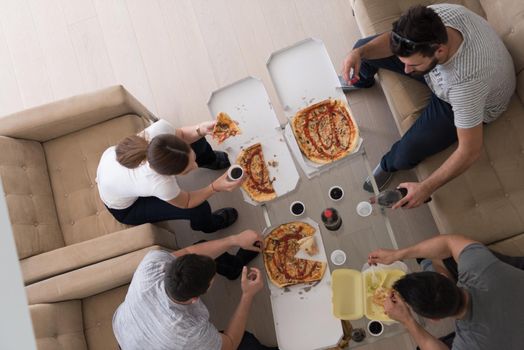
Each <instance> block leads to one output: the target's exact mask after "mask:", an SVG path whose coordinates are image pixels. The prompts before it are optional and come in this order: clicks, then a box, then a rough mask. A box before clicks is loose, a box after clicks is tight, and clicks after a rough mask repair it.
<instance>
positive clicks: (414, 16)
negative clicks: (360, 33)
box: [390, 5, 448, 57]
mask: <svg viewBox="0 0 524 350" xmlns="http://www.w3.org/2000/svg"><path fill="white" fill-rule="evenodd" d="M447 42H448V33H447V32H446V26H445V25H444V23H442V20H441V19H440V17H439V16H438V15H437V13H436V12H435V11H433V10H432V9H431V8H429V7H426V6H422V5H415V6H412V7H410V8H409V9H408V10H407V11H406V12H404V13H403V14H402V16H400V18H399V19H398V20H397V21H396V22H394V23H393V29H392V33H391V40H390V46H391V51H393V54H395V55H397V56H400V57H408V56H411V55H413V54H415V53H420V54H421V55H422V56H425V57H431V56H433V54H434V53H435V51H437V49H438V46H439V45H440V44H445V43H447Z"/></svg>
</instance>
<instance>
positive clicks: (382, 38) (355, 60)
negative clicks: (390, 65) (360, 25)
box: [342, 32, 393, 83]
mask: <svg viewBox="0 0 524 350" xmlns="http://www.w3.org/2000/svg"><path fill="white" fill-rule="evenodd" d="M390 38H391V32H385V33H382V34H380V35H379V36H377V37H376V38H374V39H373V40H371V41H370V42H368V43H366V44H365V45H362V46H360V47H357V48H354V49H353V50H351V52H350V53H349V54H348V55H347V56H346V59H345V60H344V66H343V68H342V77H343V78H344V80H345V81H346V82H348V83H349V82H350V79H351V77H350V76H349V75H350V71H351V69H353V75H354V76H356V77H358V74H359V72H360V63H361V61H362V60H363V59H378V58H385V57H389V56H391V55H393V52H392V51H391V47H390V45H389V41H390Z"/></svg>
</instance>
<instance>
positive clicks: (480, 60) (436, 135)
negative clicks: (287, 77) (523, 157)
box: [340, 4, 516, 208]
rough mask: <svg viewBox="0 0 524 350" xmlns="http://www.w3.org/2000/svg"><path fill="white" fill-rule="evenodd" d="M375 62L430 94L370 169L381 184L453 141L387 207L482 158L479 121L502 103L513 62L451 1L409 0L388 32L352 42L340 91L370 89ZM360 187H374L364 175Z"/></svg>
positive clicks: (483, 26) (489, 118) (412, 201)
mask: <svg viewBox="0 0 524 350" xmlns="http://www.w3.org/2000/svg"><path fill="white" fill-rule="evenodd" d="M379 68H380V69H387V70H391V71H394V72H396V73H399V74H402V75H406V76H409V77H411V78H413V79H416V80H418V81H420V82H421V83H423V84H425V85H427V86H428V87H429V88H430V89H431V92H432V94H431V97H430V99H429V103H428V105H427V106H426V107H425V108H424V109H423V110H422V113H421V114H420V116H419V117H418V119H417V120H416V122H415V123H414V124H413V125H412V126H411V128H410V129H409V130H408V131H407V132H406V133H405V134H404V135H403V136H402V138H401V139H400V140H399V141H398V142H396V143H394V144H393V146H392V147H391V149H390V150H389V152H387V153H386V154H385V155H384V156H383V157H382V159H381V161H380V164H379V165H378V166H377V167H376V168H375V170H374V172H373V176H374V178H375V180H376V182H377V184H378V187H379V189H382V188H384V187H385V186H386V185H387V184H388V182H389V181H390V179H391V177H392V175H393V173H394V172H396V171H398V170H405V169H411V168H413V167H415V166H416V165H417V164H419V163H420V162H421V161H423V160H424V159H426V158H428V157H429V156H431V155H433V154H436V153H438V152H440V151H442V150H444V149H446V148H447V147H449V146H451V145H452V144H454V143H455V142H457V141H458V146H457V149H456V150H455V151H454V152H453V153H452V154H451V155H450V156H449V157H448V159H447V160H446V161H445V162H444V163H443V164H442V165H441V166H440V167H439V168H438V169H437V170H435V171H434V172H433V174H431V175H430V176H429V177H428V178H426V179H424V180H423V181H421V182H409V183H401V184H400V185H399V187H403V188H406V189H407V190H408V193H407V195H406V196H405V197H404V198H402V199H401V200H400V201H398V202H397V203H396V204H395V206H394V207H393V208H399V207H401V206H404V207H405V208H414V207H417V206H419V205H421V204H422V203H424V201H426V200H427V199H428V198H429V197H430V196H431V194H432V193H433V192H434V191H436V190H437V189H438V188H439V187H441V186H443V185H444V184H446V183H447V182H449V181H450V180H452V179H453V178H455V177H457V176H458V175H460V174H462V173H463V172H464V171H465V170H466V169H468V168H469V167H470V166H471V165H472V164H473V163H474V162H475V161H476V160H477V159H478V158H479V157H480V154H481V150H482V143H483V125H484V124H489V123H491V122H493V121H494V120H496V119H497V117H498V116H500V115H501V114H502V113H503V112H504V111H505V110H506V109H507V107H508V104H509V101H510V98H511V96H512V95H513V92H514V90H515V87H516V76H515V68H514V65H513V61H512V58H511V56H510V54H509V52H508V50H507V49H506V47H505V46H504V43H503V42H502V40H501V39H500V38H499V36H498V35H497V33H496V32H495V31H494V30H493V28H491V27H490V25H489V24H488V22H487V21H486V20H485V19H484V18H482V17H480V16H478V15H477V14H475V13H473V12H472V11H470V10H468V9H466V8H465V7H463V6H460V5H452V4H435V5H430V6H422V5H416V6H413V7H411V8H409V9H408V10H407V11H406V12H405V13H404V14H402V16H401V17H400V18H399V19H398V20H397V21H396V22H394V23H393V28H392V30H390V31H387V32H385V33H382V34H379V35H376V36H372V37H368V38H364V39H360V40H359V41H357V43H356V44H355V46H354V48H353V50H352V51H351V52H350V53H349V54H348V55H347V57H346V59H345V61H344V67H343V70H342V76H341V77H340V78H341V82H342V83H344V86H343V90H345V91H350V90H354V89H356V88H369V87H371V86H372V85H373V84H374V82H375V80H374V75H375V73H376V72H377V71H378V69H379ZM351 73H352V75H351ZM350 75H351V76H350ZM364 189H365V190H366V191H369V192H372V191H373V189H372V186H371V181H370V179H369V178H368V179H367V180H366V181H365V183H364Z"/></svg>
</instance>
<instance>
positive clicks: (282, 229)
mask: <svg viewBox="0 0 524 350" xmlns="http://www.w3.org/2000/svg"><path fill="white" fill-rule="evenodd" d="M314 234H315V229H314V228H313V227H312V226H311V225H309V224H307V223H305V222H300V221H296V222H290V223H287V224H283V225H280V226H278V227H277V228H275V229H274V230H273V231H271V232H270V233H269V234H268V235H267V236H266V238H265V239H264V252H263V257H264V265H265V267H266V271H267V273H268V277H269V279H270V281H271V282H272V283H273V284H274V285H276V286H277V287H279V288H283V287H286V286H289V285H294V284H299V283H307V282H315V281H320V280H321V279H322V277H323V276H324V272H325V270H326V266H327V264H326V262H322V261H314V260H307V259H300V258H295V254H296V253H297V252H298V250H299V249H300V244H299V241H300V240H302V239H304V238H310V237H313V235H314Z"/></svg>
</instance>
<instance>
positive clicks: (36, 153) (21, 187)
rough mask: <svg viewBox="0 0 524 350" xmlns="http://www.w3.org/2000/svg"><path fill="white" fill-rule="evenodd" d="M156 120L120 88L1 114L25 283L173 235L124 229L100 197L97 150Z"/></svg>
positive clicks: (2, 167)
mask: <svg viewBox="0 0 524 350" xmlns="http://www.w3.org/2000/svg"><path fill="white" fill-rule="evenodd" d="M153 120H156V118H155V117H154V116H153V115H152V114H151V113H150V112H149V111H148V110H147V109H146V108H145V107H144V106H142V105H141V104H140V103H139V102H138V101H137V100H136V99H135V98H133V96H131V95H130V94H129V93H128V92H127V91H126V90H125V89H124V88H123V87H121V86H115V87H110V88H107V89H104V90H101V91H97V92H94V93H91V94H85V95H81V96H75V97H71V98H68V99H65V100H62V101H58V102H54V103H50V104H47V105H44V106H40V107H36V108H32V109H29V110H25V111H22V112H19V113H15V114H12V115H8V116H5V117H2V118H1V122H0V135H1V136H0V149H1V150H2V151H1V152H0V177H1V179H2V182H3V187H4V191H5V196H6V201H7V205H8V210H9V217H10V220H11V224H12V227H13V234H14V238H15V242H16V246H17V252H18V257H19V259H20V265H21V268H22V274H23V278H24V282H25V284H26V285H29V284H34V283H37V282H39V281H42V280H45V279H48V278H51V277H53V276H57V275H60V274H63V273H67V272H68V271H73V270H75V269H78V268H82V267H84V266H89V265H92V264H96V263H99V262H102V261H105V260H107V259H110V258H113V257H117V256H120V255H124V254H127V253H130V252H134V251H137V250H140V249H142V248H146V247H150V246H153V245H160V246H163V247H167V248H175V237H174V235H173V234H172V233H170V232H168V231H166V230H165V229H162V228H159V227H156V226H153V225H151V224H146V225H141V226H137V227H127V226H125V225H122V224H120V223H118V222H117V221H116V220H115V219H114V218H113V217H112V216H111V214H110V213H109V212H108V211H107V209H106V208H105V207H104V205H103V203H102V202H101V200H100V198H99V195H98V190H97V186H96V182H95V177H96V169H97V166H98V162H99V159H100V156H101V155H102V152H103V151H104V150H105V149H106V148H107V147H109V146H111V145H114V144H116V143H117V142H118V141H119V140H120V139H122V138H123V137H125V136H127V135H131V134H134V133H137V132H139V131H140V130H142V129H144V127H146V126H147V125H149V124H150V123H151V121H153Z"/></svg>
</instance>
